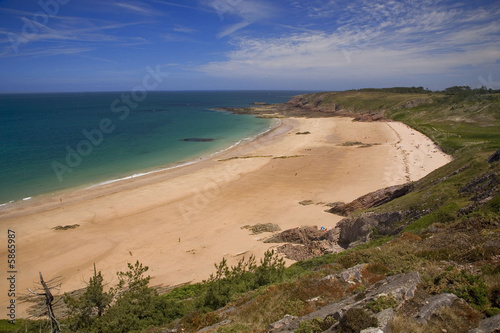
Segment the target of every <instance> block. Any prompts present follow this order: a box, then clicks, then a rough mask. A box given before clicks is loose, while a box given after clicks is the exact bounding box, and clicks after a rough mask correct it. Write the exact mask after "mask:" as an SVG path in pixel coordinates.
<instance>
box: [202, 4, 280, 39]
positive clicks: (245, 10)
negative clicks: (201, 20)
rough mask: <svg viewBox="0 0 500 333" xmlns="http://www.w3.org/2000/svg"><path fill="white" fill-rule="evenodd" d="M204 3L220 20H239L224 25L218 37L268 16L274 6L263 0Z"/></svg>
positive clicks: (270, 15)
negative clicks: (238, 20)
mask: <svg viewBox="0 0 500 333" xmlns="http://www.w3.org/2000/svg"><path fill="white" fill-rule="evenodd" d="M204 3H205V5H206V6H208V7H209V8H211V9H212V10H213V11H214V12H215V13H216V14H217V15H218V16H219V18H220V20H221V21H222V22H224V21H225V20H226V19H229V18H233V17H235V18H238V19H240V20H241V21H240V22H239V23H236V24H230V25H229V26H227V27H225V28H224V29H223V31H222V32H220V33H219V34H218V37H219V38H221V37H226V36H228V35H231V34H233V33H235V32H236V31H238V30H241V29H243V28H245V27H247V26H249V25H251V24H253V23H255V22H257V21H261V20H264V19H267V18H270V17H272V16H273V15H274V13H275V11H276V8H275V7H274V5H273V4H272V2H270V1H264V0H205V1H204Z"/></svg>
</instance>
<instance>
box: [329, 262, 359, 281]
mask: <svg viewBox="0 0 500 333" xmlns="http://www.w3.org/2000/svg"><path fill="white" fill-rule="evenodd" d="M365 267H366V264H359V265H356V266H354V267H351V268H348V269H346V270H345V271H342V272H340V273H338V274H337V275H336V277H337V278H338V279H339V280H340V281H342V282H347V283H361V282H362V279H363V269H364V268H365Z"/></svg>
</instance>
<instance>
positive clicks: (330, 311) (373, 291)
mask: <svg viewBox="0 0 500 333" xmlns="http://www.w3.org/2000/svg"><path fill="white" fill-rule="evenodd" d="M340 274H341V275H342V273H340ZM421 281H422V280H421V277H420V274H419V273H418V272H411V273H407V274H399V275H394V276H389V277H387V278H385V279H384V280H382V281H380V282H378V283H376V284H375V285H373V286H371V287H369V288H368V289H367V290H366V291H365V292H364V293H363V295H361V297H360V295H356V296H352V297H349V298H346V299H342V300H340V301H338V302H334V303H331V304H328V305H326V306H324V307H322V308H321V309H319V310H317V311H314V312H312V313H309V314H307V315H305V316H303V317H299V318H296V319H294V320H292V321H291V322H290V323H289V324H288V325H285V326H282V327H281V328H278V329H275V330H269V332H293V331H294V330H296V329H297V328H298V327H299V323H300V322H301V321H306V320H311V319H313V318H321V319H324V318H326V317H333V318H335V319H336V320H338V321H340V320H342V318H343V317H344V315H345V314H346V313H347V312H348V311H349V310H350V309H352V308H363V307H364V306H365V305H366V304H367V303H368V302H370V301H372V300H374V299H377V297H378V296H380V295H391V296H392V297H394V299H395V300H396V302H397V304H398V305H397V308H399V307H401V306H402V304H403V303H404V302H406V301H408V300H410V299H412V298H413V297H414V295H415V291H416V289H417V285H418V284H419V283H420V282H421ZM394 315H395V312H394V310H392V309H384V311H381V312H379V313H377V314H375V317H376V318H377V319H378V322H379V327H374V329H379V330H381V331H382V332H385V331H386V329H387V325H388V323H389V321H390V320H391V319H392V318H393V316H394ZM327 332H328V331H327Z"/></svg>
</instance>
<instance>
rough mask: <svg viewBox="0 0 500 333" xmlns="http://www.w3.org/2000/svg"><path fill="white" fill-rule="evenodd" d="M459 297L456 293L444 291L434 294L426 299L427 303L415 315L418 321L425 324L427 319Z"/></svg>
mask: <svg viewBox="0 0 500 333" xmlns="http://www.w3.org/2000/svg"><path fill="white" fill-rule="evenodd" d="M456 299H458V297H457V296H456V295H454V294H448V293H443V294H439V295H434V296H432V297H430V298H428V299H427V300H426V304H425V305H424V306H423V307H421V308H420V310H419V311H418V313H417V315H416V316H415V317H416V319H417V320H418V322H420V323H421V324H424V323H425V322H426V321H427V320H429V319H431V317H432V315H433V314H434V313H436V312H437V311H439V310H440V309H442V308H444V307H445V306H450V305H451V304H452V303H453V301H454V300H456Z"/></svg>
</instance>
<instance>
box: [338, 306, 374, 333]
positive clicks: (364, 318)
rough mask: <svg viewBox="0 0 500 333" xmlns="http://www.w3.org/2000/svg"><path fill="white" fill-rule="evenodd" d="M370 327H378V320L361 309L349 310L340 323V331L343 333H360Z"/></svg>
mask: <svg viewBox="0 0 500 333" xmlns="http://www.w3.org/2000/svg"><path fill="white" fill-rule="evenodd" d="M368 327H378V320H377V318H374V317H372V316H370V315H369V314H368V313H367V312H366V311H365V310H363V309H359V308H351V309H349V310H347V311H346V313H345V314H344V316H343V317H342V318H341V319H340V321H339V329H340V332H342V333H359V332H360V331H361V330H364V329H365V328H368Z"/></svg>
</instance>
